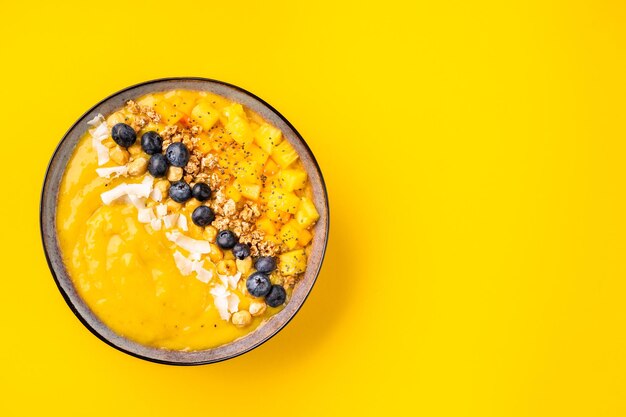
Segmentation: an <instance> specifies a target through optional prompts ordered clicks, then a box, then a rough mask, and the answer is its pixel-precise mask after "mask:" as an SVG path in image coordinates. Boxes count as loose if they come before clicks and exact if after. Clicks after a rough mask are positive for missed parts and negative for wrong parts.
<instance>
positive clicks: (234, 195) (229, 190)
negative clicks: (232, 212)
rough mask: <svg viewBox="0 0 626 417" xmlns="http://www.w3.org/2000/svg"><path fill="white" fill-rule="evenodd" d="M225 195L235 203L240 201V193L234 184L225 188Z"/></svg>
mask: <svg viewBox="0 0 626 417" xmlns="http://www.w3.org/2000/svg"><path fill="white" fill-rule="evenodd" d="M225 194H226V196H227V197H228V198H231V199H233V200H234V201H235V202H236V203H238V202H239V201H240V200H241V191H239V189H238V188H237V186H236V185H235V184H232V185H230V186H228V187H226V191H225Z"/></svg>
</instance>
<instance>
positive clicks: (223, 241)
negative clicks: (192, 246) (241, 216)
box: [217, 230, 237, 249]
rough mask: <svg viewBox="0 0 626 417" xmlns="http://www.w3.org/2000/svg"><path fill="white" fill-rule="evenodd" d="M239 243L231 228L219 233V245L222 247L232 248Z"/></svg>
mask: <svg viewBox="0 0 626 417" xmlns="http://www.w3.org/2000/svg"><path fill="white" fill-rule="evenodd" d="M236 243H237V237H236V236H235V234H234V233H233V232H231V231H230V230H222V231H221V232H219V233H218V234H217V246H219V247H220V248H222V249H231V248H232V247H233V246H235V244H236Z"/></svg>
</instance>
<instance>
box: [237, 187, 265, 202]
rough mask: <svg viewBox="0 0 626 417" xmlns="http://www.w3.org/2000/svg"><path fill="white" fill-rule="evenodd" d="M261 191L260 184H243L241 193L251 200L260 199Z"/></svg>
mask: <svg viewBox="0 0 626 417" xmlns="http://www.w3.org/2000/svg"><path fill="white" fill-rule="evenodd" d="M260 193H261V186H260V185H259V184H241V195H242V196H244V197H246V198H247V199H249V200H258V199H259V194H260Z"/></svg>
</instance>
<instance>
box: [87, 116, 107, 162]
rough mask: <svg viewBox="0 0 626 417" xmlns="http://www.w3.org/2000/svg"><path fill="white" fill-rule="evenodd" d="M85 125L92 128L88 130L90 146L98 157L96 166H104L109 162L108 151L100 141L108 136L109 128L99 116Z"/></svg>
mask: <svg viewBox="0 0 626 417" xmlns="http://www.w3.org/2000/svg"><path fill="white" fill-rule="evenodd" d="M87 124H89V125H91V126H94V128H93V129H90V130H89V134H90V135H91V144H92V146H93V148H94V150H95V151H96V155H97V156H98V165H104V164H106V163H107V162H109V149H108V148H107V147H106V146H104V145H103V144H102V140H103V139H106V138H107V137H108V136H109V128H108V126H107V125H106V123H105V122H104V117H103V116H102V115H101V114H98V115H97V116H96V117H94V118H93V119H91V120H90V121H88V122H87Z"/></svg>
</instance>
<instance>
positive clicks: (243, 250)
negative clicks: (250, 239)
mask: <svg viewBox="0 0 626 417" xmlns="http://www.w3.org/2000/svg"><path fill="white" fill-rule="evenodd" d="M233 255H235V258H237V259H246V258H247V257H248V256H250V246H248V245H247V244H245V243H237V244H236V245H235V246H234V247H233Z"/></svg>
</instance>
